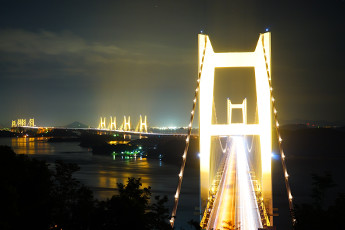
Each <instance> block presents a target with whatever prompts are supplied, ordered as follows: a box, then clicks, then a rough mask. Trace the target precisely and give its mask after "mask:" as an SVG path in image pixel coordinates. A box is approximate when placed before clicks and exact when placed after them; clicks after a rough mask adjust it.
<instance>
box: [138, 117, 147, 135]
mask: <svg viewBox="0 0 345 230" xmlns="http://www.w3.org/2000/svg"><path fill="white" fill-rule="evenodd" d="M139 132H141V133H142V132H145V133H147V117H146V116H145V119H144V121H143V118H142V116H141V115H140V120H139Z"/></svg>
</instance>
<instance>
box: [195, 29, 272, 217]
mask: <svg viewBox="0 0 345 230" xmlns="http://www.w3.org/2000/svg"><path fill="white" fill-rule="evenodd" d="M198 43H199V73H200V72H201V65H202V63H203V67H202V72H201V77H200V94H199V99H200V100H199V129H200V195H201V210H204V208H205V207H206V202H207V199H208V194H209V189H210V187H211V186H210V185H211V184H212V180H213V178H210V168H211V164H210V163H211V162H210V161H211V137H212V136H232V135H257V136H258V137H259V142H260V157H259V158H260V159H261V162H260V163H259V164H260V167H259V168H260V169H261V171H260V172H259V173H258V175H259V176H258V177H259V178H258V183H259V185H260V188H261V190H262V197H263V201H264V204H265V207H266V208H267V209H268V213H270V214H272V213H273V207H272V177H271V153H272V136H271V135H272V134H271V132H272V127H271V121H272V117H271V114H272V113H271V110H272V108H271V93H270V83H269V80H271V79H270V78H271V77H270V76H271V61H270V60H271V34H270V32H267V33H264V34H260V36H259V39H258V42H257V46H256V48H255V50H254V51H253V52H226V53H215V52H214V50H213V48H212V45H211V41H210V39H209V37H208V36H207V35H204V34H199V37H198ZM204 50H205V53H204ZM224 67H232V68H233V67H250V68H254V73H255V85H256V100H257V101H256V104H257V108H258V123H256V124H247V117H246V104H247V102H246V100H244V101H243V103H242V104H231V101H228V106H229V107H228V122H227V124H212V108H213V101H214V98H213V95H214V78H215V68H224ZM268 76H269V77H268ZM235 108H241V109H242V113H243V123H231V112H230V110H232V109H235ZM229 113H230V114H229ZM270 223H271V224H273V217H272V216H270Z"/></svg>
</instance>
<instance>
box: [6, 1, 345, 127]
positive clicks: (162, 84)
mask: <svg viewBox="0 0 345 230" xmlns="http://www.w3.org/2000/svg"><path fill="white" fill-rule="evenodd" d="M0 4H1V6H0V100H1V114H0V124H2V125H5V126H10V122H11V120H12V119H17V118H26V119H28V118H30V117H34V118H35V120H36V124H37V125H43V126H46V125H65V124H68V123H71V122H73V121H80V122H83V123H85V124H88V125H91V126H97V124H98V122H99V117H100V116H106V117H109V116H111V115H113V116H116V117H117V119H118V120H119V122H120V121H121V122H122V117H123V115H130V116H131V117H132V120H133V121H134V123H135V122H137V120H138V118H139V115H140V114H142V115H147V116H148V121H149V125H150V126H187V125H188V122H189V113H190V110H191V106H192V99H193V94H194V87H195V83H196V78H197V48H198V47H197V35H198V33H200V31H201V30H203V31H204V33H206V34H208V35H209V36H210V39H211V42H212V45H213V47H214V49H215V51H216V52H230V51H253V50H254V49H255V46H256V43H257V39H258V36H259V33H262V32H264V31H265V29H266V28H269V29H270V31H271V32H272V79H273V87H274V92H275V97H276V99H277V103H278V104H277V107H278V112H279V117H280V118H281V120H285V121H288V120H295V119H306V120H328V121H339V120H345V119H344V118H345V109H344V106H345V102H344V99H345V89H344V85H345V80H344V78H345V70H344V67H345V64H344V61H345V58H344V54H345V2H344V1H343V0H324V1H274V0H272V1H263V0H257V1H243V0H242V1H240V0H238V1H230V0H227V1H225V0H224V1H220V0H219V1H201V0H199V1H187V0H186V1H168V0H167V1H158V0H151V1H145V0H130V1H128V0H126V1H125V0H123V1H94V2H92V1H71V0H69V1H63V0H60V1H54V0H50V1H47V0H45V1H27V0H25V1H15V0H2V1H1V2H0ZM218 73H219V74H218ZM217 74H218V75H219V77H218V78H219V80H218V82H216V90H217V92H219V95H218V94H217V95H215V96H216V100H217V101H216V106H217V114H218V115H219V116H220V117H222V116H223V117H224V114H225V104H224V103H223V101H225V98H226V97H229V96H230V98H234V99H235V101H234V103H240V101H241V100H242V99H243V98H242V96H238V95H237V96H236V95H234V94H235V92H236V90H238V89H243V92H245V94H244V95H243V97H247V96H248V98H251V96H250V95H251V93H252V92H249V91H251V90H250V89H251V87H252V86H253V84H252V82H251V81H253V73H252V71H251V70H250V69H249V70H243V71H242V70H229V69H226V70H216V78H217ZM227 75H231V76H232V75H235V76H238V77H240V78H241V79H242V80H236V79H239V78H236V77H230V78H227V77H225V76H227ZM218 78H217V79H218ZM235 83H236V84H239V86H238V87H237V86H236V87H235V86H234V85H235ZM227 85H228V86H229V88H227V87H226V86H227ZM247 86H248V87H247ZM252 88H254V87H252ZM246 93H248V95H246ZM232 94H233V95H234V96H232ZM236 97H238V98H236ZM217 98H218V99H217ZM254 99H255V98H254ZM236 100H237V101H236ZM239 100H240V101H239ZM249 112H250V111H249ZM249 116H250V115H249ZM119 122H118V123H119Z"/></svg>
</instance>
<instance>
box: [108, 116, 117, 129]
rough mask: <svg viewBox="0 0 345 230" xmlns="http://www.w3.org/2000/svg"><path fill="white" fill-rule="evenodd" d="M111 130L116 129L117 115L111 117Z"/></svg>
mask: <svg viewBox="0 0 345 230" xmlns="http://www.w3.org/2000/svg"><path fill="white" fill-rule="evenodd" d="M109 130H116V117H114V118H113V117H110V124H109Z"/></svg>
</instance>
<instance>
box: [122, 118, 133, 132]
mask: <svg viewBox="0 0 345 230" xmlns="http://www.w3.org/2000/svg"><path fill="white" fill-rule="evenodd" d="M122 130H123V131H131V116H128V119H127V118H126V116H123V129H122Z"/></svg>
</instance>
